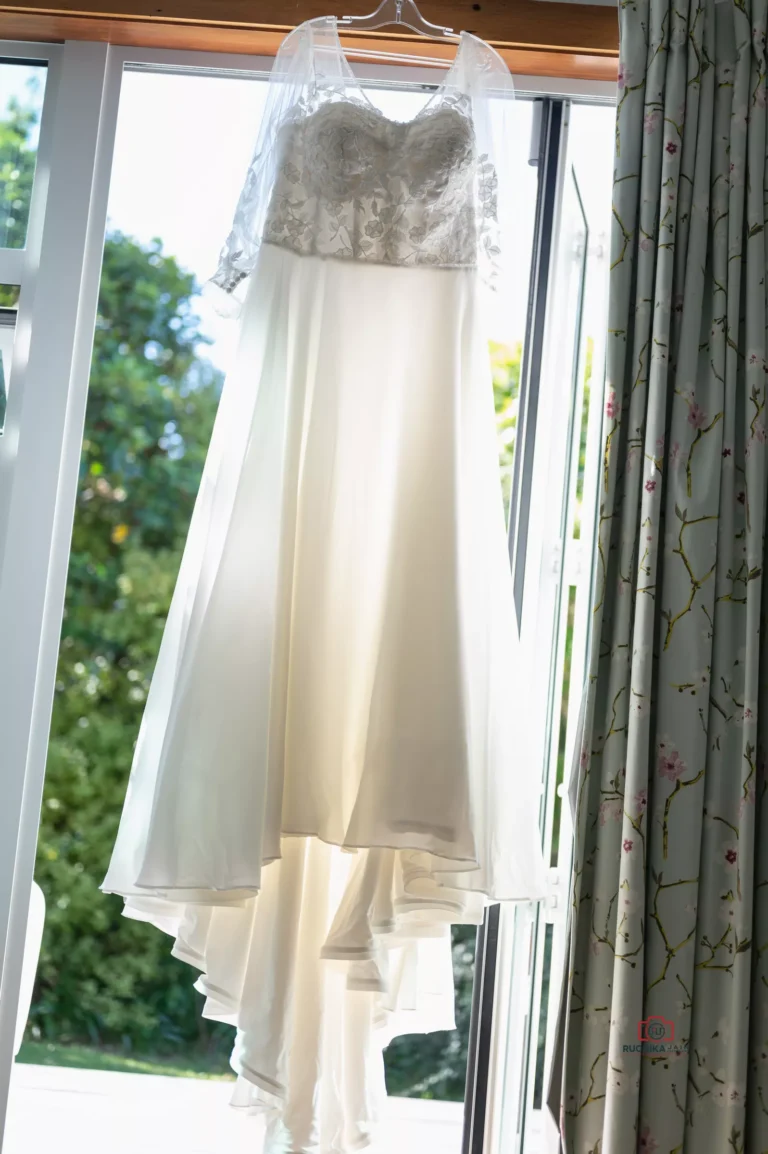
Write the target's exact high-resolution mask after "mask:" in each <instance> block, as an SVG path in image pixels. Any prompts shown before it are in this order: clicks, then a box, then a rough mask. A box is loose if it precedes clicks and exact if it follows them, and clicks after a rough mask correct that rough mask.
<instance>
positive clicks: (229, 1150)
mask: <svg viewBox="0 0 768 1154" xmlns="http://www.w3.org/2000/svg"><path fill="white" fill-rule="evenodd" d="M231 1091H232V1086H231V1084H230V1083H226V1082H206V1081H202V1080H198V1079H188V1078H161V1077H155V1076H150V1075H144V1074H113V1073H109V1072H106V1071H102V1070H65V1069H59V1068H58V1067H55V1066H26V1065H25V1066H22V1065H19V1066H16V1067H15V1068H14V1073H13V1082H12V1085H11V1098H10V1105H9V1114H8V1127H7V1130H6V1139H5V1143H4V1145H3V1148H2V1154H261V1149H262V1146H261V1142H262V1130H261V1124H260V1122H259V1121H258V1119H257V1118H255V1117H245V1116H243V1115H242V1114H239V1113H238V1112H237V1111H235V1110H232V1109H230V1108H229V1096H230V1094H231ZM389 1104H390V1117H389V1118H388V1119H387V1121H386V1122H385V1124H384V1127H383V1130H382V1135H381V1141H380V1142H379V1143H377V1145H376V1151H377V1152H379V1151H380V1152H381V1154H424V1152H425V1151H429V1152H430V1154H460V1151H461V1128H462V1112H463V1107H462V1106H461V1104H460V1103H458V1102H424V1101H419V1100H416V1099H408V1098H390V1100H389Z"/></svg>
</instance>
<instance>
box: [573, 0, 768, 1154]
mask: <svg viewBox="0 0 768 1154" xmlns="http://www.w3.org/2000/svg"><path fill="white" fill-rule="evenodd" d="M619 10H620V22H621V61H620V70H619V99H618V113H617V127H616V162H615V174H614V200H613V238H612V265H611V274H610V275H611V288H610V294H609V299H610V309H609V322H608V323H609V337H608V357H607V373H606V377H607V379H606V394H605V415H604V458H603V472H602V489H601V508H600V517H599V541H598V546H597V559H596V565H597V579H596V585H595V587H596V594H595V603H594V616H593V644H592V656H591V664H590V676H589V686H588V690H587V702H586V710H585V723H584V732H583V741H582V745H581V750H580V758H579V766H578V771H577V773H578V781H577V789H576V791H575V815H574V816H575V831H576V845H575V851H574V872H573V882H572V910H571V929H570V938H571V940H570V972H569V975H568V979H567V997H566V998H565V1000H564V1014H563V1017H562V1021H561V1023H560V1025H561V1031H560V1036H561V1039H562V1049H561V1053H560V1054H559V1056H558V1057H559V1062H560V1069H561V1072H562V1074H561V1079H560V1084H559V1086H558V1087H557V1089H558V1090H559V1094H557V1093H556V1094H555V1095H554V1098H555V1099H557V1098H559V1115H560V1117H559V1122H560V1129H561V1136H562V1144H563V1148H564V1150H565V1151H566V1152H567V1154H631V1152H633V1151H643V1152H645V1154H653V1152H657V1154H763V1152H765V1151H767V1150H768V800H767V799H766V774H765V749H766V728H767V726H768V676H767V673H768V648H767V647H766V642H765V637H766V632H765V631H766V619H765V613H766V592H765V573H764V555H765V539H764V534H765V502H766V469H767V464H766V423H765V419H766V414H765V401H766V382H767V380H768V376H767V374H768V362H767V360H766V329H767V325H768V320H767V316H766V299H767V298H766V284H765V281H766V268H767V267H768V265H767V260H766V227H765V226H766V207H765V206H766V195H767V194H768V188H767V176H768V171H767V165H766V125H767V118H766V105H767V104H768V95H767V90H766V16H767V10H768V0H723V2H722V3H714V2H713V0H692V2H691V3H689V4H687V5H685V4H679V5H674V4H670V3H668V2H667V0H645V2H644V0H634V2H633V0H625V2H622V3H621V4H620V6H619ZM556 1068H557V1062H556Z"/></svg>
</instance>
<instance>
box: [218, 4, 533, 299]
mask: <svg viewBox="0 0 768 1154" xmlns="http://www.w3.org/2000/svg"><path fill="white" fill-rule="evenodd" d="M510 90H511V81H510V79H509V74H508V72H507V70H506V67H505V65H504V64H503V62H502V61H500V59H499V58H498V56H497V55H496V53H494V52H493V50H492V49H490V48H489V47H488V45H485V44H483V43H482V41H479V40H476V39H475V38H474V37H467V36H465V37H463V38H462V41H461V44H460V46H459V50H458V52H457V56H456V59H455V61H454V64H453V65H452V67H451V69H450V70H449V72H448V73H447V75H446V76H445V78H444V79H443V81H442V83H441V84H440V85H439V87H438V89H437V90H436V92H435V93H434V95H433V96H432V98H431V99H430V100H429V101H428V102H427V104H426V106H425V107H424V108H423V109H422V111H421V112H420V113H419V114H418V115H417V116H416V117H415V118H414V119H412V120H410V121H406V122H398V121H393V120H390V119H388V118H387V117H386V116H385V115H384V114H383V113H382V112H380V111H379V110H378V109H377V108H376V107H375V106H374V105H373V104H372V103H371V101H370V100H369V99H368V97H367V96H366V95H365V93H364V91H363V89H362V88H361V87H360V84H359V82H358V81H357V80H356V78H355V77H354V75H353V73H352V71H351V68H350V67H349V64H348V62H347V60H346V57H345V56H344V54H343V52H342V49H341V43H340V41H339V37H338V30H337V27H336V21H335V20H334V19H333V18H332V17H329V18H323V19H321V20H314V21H309V22H308V23H307V24H305V25H302V26H301V27H300V28H298V29H296V31H295V32H294V33H292V34H291V36H289V37H288V38H287V40H286V41H285V44H284V46H283V48H282V49H281V53H280V56H279V58H278V61H277V62H276V65H275V70H274V72H273V77H272V81H271V94H270V99H269V100H268V103H267V108H266V111H265V114H264V123H263V124H262V130H261V136H260V140H259V146H258V147H257V150H256V154H255V156H254V160H253V162H252V164H251V166H250V169H249V172H248V176H247V179H246V183H245V187H244V189H243V192H242V194H241V197H240V201H239V203H238V206H237V210H236V213H235V221H234V226H233V230H232V233H231V234H230V236H229V238H228V240H227V244H226V245H225V248H224V250H223V252H222V254H221V260H220V264H219V268H218V270H217V272H216V274H215V276H214V277H213V282H214V283H215V284H216V285H218V286H219V287H220V288H221V289H224V291H225V292H227V293H232V292H233V291H234V290H235V289H236V287H237V285H238V284H239V283H240V282H241V281H242V280H244V278H245V277H246V276H247V275H248V273H249V272H250V271H251V268H252V267H253V264H254V263H255V257H256V253H257V251H258V247H259V245H260V244H261V243H264V242H266V243H269V244H275V245H279V246H281V247H283V248H288V249H291V250H292V251H293V252H296V253H298V254H301V255H304V256H321V257H333V258H339V259H345V260H358V261H372V262H376V263H380V264H396V265H414V266H416V265H418V266H421V265H430V266H435V267H443V268H475V267H477V266H479V265H482V266H483V271H484V273H485V274H486V276H487V279H492V275H493V270H494V267H495V264H496V258H497V257H498V254H499V243H498V231H499V229H498V225H499V220H498V191H497V190H498V183H499V180H498V173H497V158H496V157H495V156H492V155H491V149H490V148H489V146H488V144H489V140H490V138H491V132H490V129H489V126H490V122H491V119H492V118H491V115H490V111H489V108H488V99H489V97H490V96H491V95H494V96H496V97H499V96H501V97H509V95H510ZM489 274H490V275H489Z"/></svg>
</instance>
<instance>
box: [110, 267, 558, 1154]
mask: <svg viewBox="0 0 768 1154" xmlns="http://www.w3.org/2000/svg"><path fill="white" fill-rule="evenodd" d="M480 291H481V290H480V288H479V286H478V281H477V276H476V274H475V272H474V271H473V270H469V269H444V268H440V269H430V268H406V267H395V266H388V265H373V264H364V263H359V262H354V261H344V260H323V259H320V258H316V257H301V256H298V255H296V254H293V253H291V252H289V251H287V250H285V249H282V248H279V247H276V246H272V245H269V244H264V245H263V247H262V250H261V253H260V256H259V260H258V264H257V267H256V270H255V272H254V274H253V276H252V281H251V286H250V290H249V295H248V299H247V301H246V304H245V308H244V314H243V319H242V329H241V339H240V347H239V352H238V356H237V361H236V365H235V368H234V371H233V372H232V373H231V374H230V375H229V377H228V379H227V382H226V385H225V388H224V392H223V395H222V400H221V404H220V408H219V413H218V415H217V420H216V425H215V429H214V433H213V437H212V441H211V447H210V451H209V455H208V459H207V462H206V466H205V471H204V475H203V480H202V484H201V488H200V494H199V497H198V501H197V504H196V507H195V512H194V516H193V520H192V524H191V527H190V533H189V538H188V542H187V546H186V549H185V553H184V558H183V561H182V566H181V570H180V573H179V578H178V584H177V588H176V591H175V594H174V598H173V603H172V606H171V610H170V614H169V617H168V623H167V627H166V631H165V634H164V637H163V642H162V646H161V650H160V655H159V659H158V663H157V667H156V670H155V674H154V678H153V681H152V686H151V691H150V695H149V699H148V702H147V708H146V712H145V716H144V720H143V723H142V728H141V732H140V736H139V740H138V743H137V748H136V754H135V760H134V766H133V770H132V774H131V779H130V784H129V789H128V795H127V798H126V804H125V810H124V813H123V818H122V822H121V826H120V832H119V836H118V840H117V844H116V847H115V851H114V855H113V859H112V863H111V865H110V869H109V872H108V875H107V878H106V880H105V882H104V887H103V888H104V889H105V890H106V891H108V892H112V893H118V894H121V895H123V897H125V898H126V913H127V914H128V915H129V916H133V917H140V918H143V919H145V920H148V921H151V922H153V923H154V924H155V925H157V926H158V927H160V928H161V929H164V930H166V931H167V932H169V933H171V934H173V935H174V937H175V938H176V945H175V947H174V951H175V953H176V954H177V955H178V956H180V957H184V958H185V959H186V960H188V961H190V962H191V963H192V964H194V965H196V966H197V967H198V968H199V969H201V971H202V972H203V976H202V977H201V979H200V983H199V988H200V989H201V990H202V991H203V992H204V993H205V994H206V997H207V1003H206V1013H207V1014H209V1015H210V1016H212V1017H216V1018H220V1019H221V1020H226V1021H230V1022H232V1023H233V1024H235V1025H237V1027H238V1030H239V1034H238V1043H237V1047H236V1050H235V1054H234V1056H233V1065H234V1066H235V1069H236V1070H237V1071H238V1073H240V1074H241V1076H242V1080H243V1085H244V1086H245V1084H246V1083H247V1087H248V1090H247V1093H246V1091H245V1090H244V1089H243V1088H241V1090H240V1091H239V1094H240V1095H241V1096H242V1095H243V1094H244V1095H245V1099H246V1100H247V1101H249V1102H253V1101H255V1100H259V1101H262V1102H263V1103H266V1104H268V1105H270V1106H271V1107H274V1119H273V1124H272V1130H273V1137H274V1143H276V1144H275V1145H274V1149H275V1150H278V1149H282V1148H285V1149H290V1150H292V1151H293V1150H296V1151H304V1150H307V1151H310V1150H312V1151H314V1150H320V1149H322V1151H323V1152H325V1151H326V1150H328V1151H331V1150H333V1151H336V1150H339V1151H342V1150H348V1149H350V1150H351V1149H357V1148H359V1147H360V1146H361V1145H363V1144H365V1142H366V1141H367V1140H368V1135H369V1131H370V1126H371V1124H372V1121H373V1119H374V1118H375V1116H376V1112H377V1109H378V1099H379V1098H380V1096H381V1093H382V1092H383V1075H382V1072H381V1070H382V1062H381V1048H382V1045H384V1044H386V1042H387V1041H388V1040H389V1039H390V1038H391V1037H392V1036H394V1034H395V1033H398V1032H402V1030H403V1029H407V1030H411V1029H437V1028H439V1029H445V1028H451V1024H452V1015H453V995H452V981H451V969H450V924H451V923H456V922H479V921H481V920H482V916H483V908H484V905H485V903H486V902H488V901H491V900H524V899H531V898H537V897H539V896H541V894H542V893H543V890H544V876H543V875H544V869H543V863H542V858H541V849H540V842H539V834H538V791H539V776H540V775H539V773H538V772H536V770H535V767H532V766H531V765H530V763H529V761H528V759H527V758H526V752H525V745H524V734H523V729H522V726H521V719H522V718H524V717H525V711H526V679H525V670H524V669H523V668H521V660H520V653H519V646H518V638H517V628H516V623H515V617H514V610H513V603H512V588H511V579H510V574H509V563H508V557H507V550H506V535H505V528H504V521H503V511H502V503H501V492H500V485H499V476H498V465H497V460H498V456H497V447H496V442H495V422H494V412H493V393H492V388H491V381H490V369H489V358H488V349H487V344H486V342H485V340H484V339H483V336H482V325H481V323H480V320H481V309H482V305H481V301H480V298H479V293H480ZM408 1023H410V1024H408ZM299 1039H301V1041H299ZM364 1071H368V1076H367V1077H364V1076H363V1072H364ZM318 1087H320V1090H318ZM254 1096H255V1097H254ZM318 1135H321V1137H318ZM286 1142H287V1143H288V1145H287V1146H286V1145H285V1143H286ZM280 1143H282V1144H283V1145H282V1146H281V1145H280ZM318 1143H321V1144H320V1145H318Z"/></svg>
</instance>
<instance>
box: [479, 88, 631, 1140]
mask: <svg viewBox="0 0 768 1154" xmlns="http://www.w3.org/2000/svg"><path fill="white" fill-rule="evenodd" d="M568 119H569V123H568V138H567V153H566V155H565V156H564V158H563V160H564V162H565V178H564V185H563V193H562V205H561V211H560V222H559V229H558V233H557V236H556V243H557V248H556V251H555V254H554V256H555V259H554V266H553V267H554V271H553V275H552V281H551V283H550V286H549V297H548V311H549V321H550V331H551V332H552V333H554V334H556V340H557V344H556V348H555V351H554V356H550V359H549V362H548V365H547V370H546V372H545V374H544V377H543V378H542V385H541V387H542V389H546V390H548V391H549V395H550V396H552V397H553V398H554V402H553V403H554V405H555V411H556V412H557V413H558V414H560V415H561V420H560V421H559V422H558V423H557V425H555V426H553V427H550V428H548V427H546V423H541V422H540V427H539V428H538V429H537V434H536V435H537V447H538V446H539V445H540V446H541V450H542V454H543V456H544V458H545V459H546V460H548V461H552V462H553V465H552V469H553V470H556V474H555V473H554V472H553V477H552V479H551V480H549V482H548V485H549V489H546V486H545V487H544V489H546V491H544V489H543V490H542V492H539V493H535V494H534V498H535V499H536V500H537V501H538V502H539V504H538V508H540V509H542V515H544V516H546V517H548V518H550V523H549V525H548V528H547V532H546V537H545V540H546V541H547V542H548V543H549V544H550V546H553V545H557V546H558V547H559V548H558V553H557V556H558V558H561V561H560V560H558V562H557V563H554V562H553V564H551V565H547V567H546V569H547V571H548V572H549V573H553V576H552V577H551V578H549V581H550V584H549V586H548V593H547V598H548V604H551V606H552V609H551V617H547V622H546V626H547V628H549V623H550V621H551V628H552V634H551V636H552V645H551V651H552V652H551V657H550V659H549V662H548V664H549V668H548V670H545V676H544V675H542V678H541V680H542V688H541V689H540V690H539V689H537V690H536V694H535V696H536V700H537V701H538V702H540V703H541V704H540V705H539V706H538V707H537V716H536V717H535V718H533V719H532V724H533V725H534V726H536V727H539V726H540V727H541V728H542V730H543V731H544V732H546V735H547V736H546V744H545V748H544V751H543V756H544V758H545V764H546V778H545V780H546V786H545V793H544V797H543V800H542V819H543V820H542V824H543V829H544V835H545V849H546V854H547V858H548V861H549V864H550V867H551V871H552V873H551V878H552V885H553V890H552V894H551V896H550V898H549V899H548V901H547V903H546V904H545V905H543V906H542V907H541V908H540V910H539V913H538V916H536V917H534V918H533V919H532V922H531V923H527V924H525V925H524V926H523V927H522V929H521V928H520V927H519V926H518V925H515V926H514V927H513V928H512V932H511V936H510V941H509V957H510V959H512V958H515V959H516V958H517V954H518V950H519V944H518V943H523V942H524V943H525V944H527V942H528V941H529V938H530V941H531V942H532V946H533V952H532V960H531V966H530V972H529V973H522V972H521V968H520V966H519V963H517V965H518V973H517V975H516V977H515V979H514V980H513V982H512V984H511V993H510V1000H509V1009H508V1013H507V1018H506V1037H507V1042H506V1049H507V1054H506V1063H507V1071H506V1075H504V1076H505V1077H506V1087H507V1092H506V1094H505V1095H504V1106H503V1112H502V1113H503V1118H502V1125H501V1141H500V1145H499V1150H504V1151H505V1152H507V1151H508V1152H509V1154H556V1151H557V1150H558V1149H559V1146H558V1138H557V1127H556V1125H555V1123H554V1122H553V1120H552V1118H551V1117H550V1114H549V1111H548V1108H547V1104H546V1098H547V1085H548V1078H549V1068H550V1063H551V1060H552V1050H553V1044H554V1035H555V1029H556V1024H557V1014H558V1009H559V995H560V987H561V982H562V978H563V966H564V961H565V944H566V943H565V935H566V916H567V908H568V899H567V891H568V873H569V868H570V866H569V862H570V854H571V837H572V830H571V820H570V809H569V802H568V796H567V787H568V782H569V778H570V772H571V764H572V750H573V741H574V728H575V724H576V721H577V717H578V712H579V705H580V699H581V692H582V688H583V684H584V676H585V662H586V650H587V643H588V633H589V617H590V613H589V598H590V587H591V567H592V565H591V562H592V548H593V542H594V524H595V498H596V492H597V477H598V474H599V469H600V448H599V424H600V417H601V397H602V389H601V387H600V384H601V382H600V379H599V374H600V373H601V371H602V365H603V350H604V342H605V327H606V311H607V308H606V297H605V281H606V273H607V263H608V260H607V256H608V254H607V236H608V233H609V230H610V220H611V216H610V213H611V172H612V161H613V145H614V136H613V127H614V120H615V112H614V109H612V108H610V107H599V106H597V107H596V106H586V105H576V106H574V107H571V108H570V109H569V111H568ZM550 352H552V350H550ZM554 446H557V454H556V453H555V450H554ZM550 490H551V491H550ZM542 502H544V505H542ZM537 620H538V619H537ZM538 714H541V716H540V717H539V716H538ZM526 1014H527V1015H528V1020H529V1021H530V1022H531V1028H530V1038H529V1039H528V1044H527V1049H526V1053H525V1055H524V1057H523V1058H522V1062H521V1060H520V1058H519V1056H518V1055H519V1050H520V1046H521V1038H522V1037H523V1035H522V1034H521V1023H524V1022H525V1015H526ZM511 1072H514V1075H515V1077H516V1078H518V1079H520V1080H521V1081H522V1085H523V1092H522V1094H521V1095H520V1097H519V1098H518V1095H517V1091H516V1088H514V1089H513V1086H512V1082H511V1077H512V1073H511ZM493 1154H496V1150H494V1151H493Z"/></svg>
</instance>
